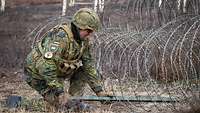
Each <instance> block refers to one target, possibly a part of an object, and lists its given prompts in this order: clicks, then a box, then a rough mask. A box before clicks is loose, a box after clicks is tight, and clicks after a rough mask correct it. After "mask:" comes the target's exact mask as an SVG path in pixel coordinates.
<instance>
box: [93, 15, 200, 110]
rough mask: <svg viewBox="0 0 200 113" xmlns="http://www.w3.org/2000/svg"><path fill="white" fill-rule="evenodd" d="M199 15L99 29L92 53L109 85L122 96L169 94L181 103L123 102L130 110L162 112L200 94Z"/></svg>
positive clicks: (182, 104) (106, 85) (178, 106)
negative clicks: (145, 26)
mask: <svg viewBox="0 0 200 113" xmlns="http://www.w3.org/2000/svg"><path fill="white" fill-rule="evenodd" d="M199 19H200V16H194V17H189V16H188V17H179V18H176V19H174V20H172V21H171V22H168V23H167V24H165V25H163V26H162V27H160V28H159V29H156V30H151V31H140V32H138V31H127V30H122V29H121V28H119V27H118V28H105V29H104V30H103V31H101V32H98V33H97V34H96V35H95V43H94V45H95V47H94V51H95V53H94V56H95V57H96V60H97V65H96V66H97V68H98V70H100V72H101V74H102V75H103V76H104V77H105V78H107V79H106V80H105V89H107V90H108V92H112V94H114V95H118V96H119V95H120V96H141V95H145V96H158V97H162V96H166V97H171V98H173V97H176V98H177V99H178V100H180V101H181V104H180V103H179V104H180V105H178V104H174V103H167V104H157V103H153V104H152V105H151V107H150V108H148V107H146V106H148V104H144V103H139V104H133V103H131V102H130V103H126V104H125V103H123V104H125V106H129V107H128V109H129V110H130V111H129V112H133V111H136V112H145V111H146V112H150V111H151V112H152V110H153V109H154V110H156V109H157V110H159V111H163V112H164V111H166V110H167V109H166V108H168V110H171V111H172V112H174V111H177V110H180V109H183V108H184V107H186V106H189V105H188V104H191V103H190V102H191V100H193V99H194V100H196V99H199V91H200V88H199V85H200V83H199V80H200V78H199V63H200V62H199V50H198V49H199V35H200V34H199V27H200V20H199ZM109 88H110V89H109ZM138 106H139V107H138ZM113 109H114V108H113ZM132 110H133V111H132Z"/></svg>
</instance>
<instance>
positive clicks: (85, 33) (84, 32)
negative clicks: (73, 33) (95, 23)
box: [79, 29, 93, 39]
mask: <svg viewBox="0 0 200 113" xmlns="http://www.w3.org/2000/svg"><path fill="white" fill-rule="evenodd" d="M79 33H80V38H81V39H85V38H88V37H89V35H91V34H92V33H93V31H92V30H89V29H84V30H80V32H79Z"/></svg>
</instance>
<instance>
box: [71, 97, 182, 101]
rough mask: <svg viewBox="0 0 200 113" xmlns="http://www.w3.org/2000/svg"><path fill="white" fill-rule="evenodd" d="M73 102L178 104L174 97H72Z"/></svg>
mask: <svg viewBox="0 0 200 113" xmlns="http://www.w3.org/2000/svg"><path fill="white" fill-rule="evenodd" d="M71 99H72V100H83V101H116V102H117V101H118V102H178V100H177V99H175V98H174V97H158V96H109V97H98V96H82V97H71Z"/></svg>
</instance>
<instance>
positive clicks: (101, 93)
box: [96, 91, 112, 97]
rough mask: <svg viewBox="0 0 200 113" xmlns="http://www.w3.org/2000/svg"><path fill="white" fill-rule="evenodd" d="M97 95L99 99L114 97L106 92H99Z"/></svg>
mask: <svg viewBox="0 0 200 113" xmlns="http://www.w3.org/2000/svg"><path fill="white" fill-rule="evenodd" d="M96 95H97V96H98V97H111V96H112V95H111V94H109V93H107V92H105V91H101V92H98V93H96Z"/></svg>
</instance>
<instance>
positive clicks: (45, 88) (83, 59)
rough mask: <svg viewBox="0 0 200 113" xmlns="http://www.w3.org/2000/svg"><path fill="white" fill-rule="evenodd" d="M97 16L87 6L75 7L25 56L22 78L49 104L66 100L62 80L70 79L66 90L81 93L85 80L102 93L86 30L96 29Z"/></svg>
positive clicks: (60, 103) (97, 27) (59, 103)
mask: <svg viewBox="0 0 200 113" xmlns="http://www.w3.org/2000/svg"><path fill="white" fill-rule="evenodd" d="M99 28H100V20H99V17H98V15H97V14H96V13H95V12H94V11H93V10H91V9H88V8H82V9H80V10H78V11H77V12H76V13H75V14H74V16H73V18H72V21H71V22H70V23H63V24H61V25H57V26H56V27H54V28H52V29H51V30H49V31H48V32H47V33H45V35H44V36H43V37H42V39H41V40H40V41H39V42H38V43H37V44H36V45H35V47H34V48H33V49H32V51H31V52H30V53H29V54H28V56H27V58H26V60H25V67H24V70H25V75H26V76H27V79H26V82H27V83H28V84H29V85H30V86H31V87H32V88H34V89H35V90H37V91H38V92H39V94H41V95H42V96H43V98H44V99H45V100H46V101H47V102H48V103H49V104H50V105H52V106H55V107H59V106H62V105H63V104H65V103H66V102H67V100H68V97H66V95H65V93H64V83H63V82H64V80H65V79H68V80H69V81H70V87H69V90H68V92H69V94H70V95H71V96H77V95H78V96H81V95H83V90H84V86H85V85H86V83H88V84H89V86H90V87H91V89H92V90H93V91H94V92H95V93H96V94H97V96H106V95H107V94H106V93H105V92H104V91H103V89H102V86H101V79H100V77H99V75H98V74H97V71H96V69H95V68H94V66H93V63H94V61H93V59H92V57H91V53H90V48H91V47H90V45H89V39H90V37H89V36H90V34H91V33H93V32H94V31H97V30H99Z"/></svg>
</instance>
